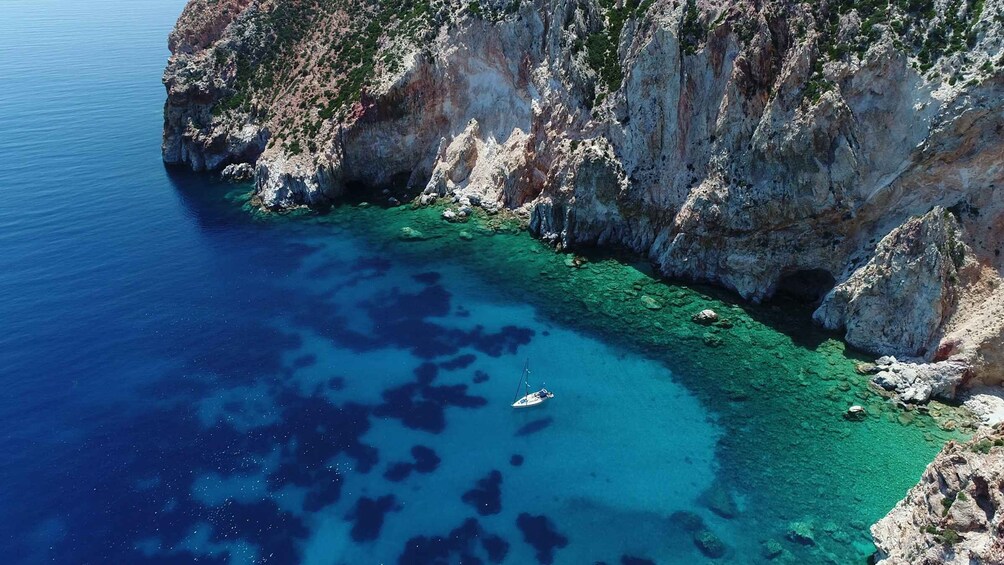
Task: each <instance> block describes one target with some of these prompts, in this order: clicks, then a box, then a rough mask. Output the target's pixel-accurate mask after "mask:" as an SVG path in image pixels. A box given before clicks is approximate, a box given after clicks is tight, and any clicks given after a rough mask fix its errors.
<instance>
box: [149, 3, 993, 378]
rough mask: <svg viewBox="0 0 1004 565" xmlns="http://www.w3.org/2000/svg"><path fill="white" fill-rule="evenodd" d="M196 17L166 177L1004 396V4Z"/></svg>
mask: <svg viewBox="0 0 1004 565" xmlns="http://www.w3.org/2000/svg"><path fill="white" fill-rule="evenodd" d="M875 10H877V8H875V6H873V5H871V4H867V3H865V4H862V3H852V2H844V3H827V2H823V3H803V4H792V3H789V2H782V1H780V0H768V1H766V2H753V1H749V0H742V1H739V2H726V1H724V0H700V1H695V0H686V1H673V0H654V1H647V2H633V1H626V0H625V1H623V2H617V3H607V2H595V1H594V0H533V1H526V0H524V1H511V2H504V1H496V0H478V1H476V2H460V1H458V0H457V1H444V2H439V1H437V2H422V1H418V0H416V1H413V2H412V1H409V2H403V1H402V2H394V1H388V2H380V3H372V2H366V1H363V2H358V3H351V2H347V1H341V0H325V1H323V2H298V1H295V0H229V1H228V2H219V3H216V2H208V1H205V0H193V1H192V2H191V3H190V4H189V6H188V7H187V8H186V10H185V13H184V14H183V16H182V18H181V19H180V20H179V23H178V26H177V28H176V30H175V32H174V33H173V34H172V37H171V42H170V45H171V47H172V51H173V56H172V58H171V61H170V63H169V66H168V69H167V71H166V73H165V84H166V85H167V88H168V100H167V105H166V107H165V133H164V159H165V161H166V162H168V163H176V164H184V165H186V166H190V167H192V168H194V169H197V170H218V169H222V168H223V167H225V166H227V165H230V164H233V163H248V164H253V165H254V167H255V171H256V173H255V177H256V178H255V186H256V198H255V202H257V203H258V204H259V205H261V206H263V207H266V208H286V207H293V206H300V205H305V204H306V205H311V204H323V203H327V202H330V201H332V200H335V199H337V198H339V197H340V196H341V195H343V194H344V193H345V192H346V191H351V190H353V189H354V187H357V186H385V185H386V186H390V185H394V186H396V187H399V190H398V191H397V192H396V194H399V195H400V196H405V195H406V196H409V197H411V198H414V197H416V196H417V195H419V194H420V193H423V192H424V193H426V194H436V195H441V196H448V197H451V198H453V199H454V200H455V201H456V202H458V203H459V204H460V205H461V206H480V207H482V208H484V209H486V210H488V211H489V212H495V211H498V210H500V209H502V208H509V209H512V210H515V211H516V212H517V213H519V214H522V215H524V216H525V217H526V218H527V219H528V221H529V225H530V228H531V230H532V231H533V232H534V233H535V234H536V235H537V236H539V237H541V238H543V239H545V240H548V241H551V242H553V243H555V244H556V245H558V246H561V247H563V248H568V249H575V248H582V247H589V246H597V245H598V246H605V247H610V248H618V249H626V250H629V251H632V252H634V253H639V254H643V255H645V256H647V257H648V258H649V259H650V260H651V261H652V262H653V264H654V265H655V266H656V267H657V269H658V270H659V272H660V273H662V274H663V275H665V276H668V277H679V278H685V279H689V280H700V281H708V282H713V283H716V284H720V285H723V286H725V287H728V288H731V289H734V290H735V291H736V292H738V293H739V294H741V295H742V296H743V297H745V298H748V299H751V300H763V299H766V298H769V297H771V296H772V295H774V294H775V293H777V292H788V293H792V294H797V295H798V296H801V297H804V298H806V299H809V300H816V299H821V303H820V306H819V309H818V311H817V312H816V314H815V318H816V319H817V320H818V321H819V322H820V323H822V324H824V325H826V326H827V327H830V328H834V329H839V330H842V331H845V332H846V336H847V339H848V341H849V342H850V343H852V344H854V345H856V346H858V347H860V348H863V349H866V350H869V351H873V352H875V353H878V354H894V355H899V356H910V357H918V358H919V359H921V360H923V361H942V360H947V359H950V358H951V359H953V360H961V361H963V362H965V363H967V364H968V365H969V367H970V373H969V374H970V375H971V381H972V382H979V381H982V382H985V383H994V382H999V381H1000V380H1001V379H1004V376H1002V375H1004V370H1002V369H1004V285H1002V284H1001V282H1002V272H1004V258H1002V257H1001V252H1002V248H1004V194H1002V191H1004V136H1001V131H1002V130H1004V74H1002V73H1001V70H1000V68H1001V65H1002V61H1001V57H1002V54H1001V50H1002V45H1004V29H1002V27H1001V26H1000V25H998V23H997V22H998V20H999V18H1001V17H1004V2H1002V0H987V1H986V2H977V3H968V2H955V3H939V2H910V3H899V2H896V3H890V4H889V7H888V9H886V8H885V7H884V6H883V7H881V8H880V9H879V10H880V11H875Z"/></svg>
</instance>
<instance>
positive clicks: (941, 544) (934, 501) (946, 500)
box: [871, 426, 1004, 565]
mask: <svg viewBox="0 0 1004 565" xmlns="http://www.w3.org/2000/svg"><path fill="white" fill-rule="evenodd" d="M871 532H872V537H873V538H874V540H875V545H876V546H878V553H877V554H876V557H877V563H879V564H881V565H935V564H938V565H941V564H950V565H970V564H972V563H982V564H987V565H990V564H994V563H1004V427H1002V426H997V427H995V428H992V429H990V428H986V429H984V430H983V431H982V432H980V433H978V434H977V435H976V436H975V437H974V438H973V439H972V440H970V441H968V442H966V443H957V442H950V443H949V444H948V445H946V446H945V448H944V449H943V450H942V451H941V453H940V454H939V455H938V456H937V458H936V459H935V460H934V462H932V463H931V464H930V465H928V467H927V470H925V471H924V475H923V476H922V477H921V480H920V483H919V484H918V485H917V486H915V487H913V488H912V489H910V492H909V493H908V494H907V495H906V498H904V499H903V500H902V501H900V502H899V504H897V505H896V508H894V509H893V510H892V511H891V512H890V513H889V514H888V515H887V516H886V517H885V518H883V519H882V520H880V521H879V522H878V523H876V524H875V525H873V526H872V528H871Z"/></svg>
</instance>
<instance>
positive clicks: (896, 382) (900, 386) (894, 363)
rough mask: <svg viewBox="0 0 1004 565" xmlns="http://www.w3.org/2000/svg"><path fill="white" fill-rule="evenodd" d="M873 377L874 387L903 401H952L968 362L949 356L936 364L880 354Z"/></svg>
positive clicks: (966, 370) (964, 374)
mask: <svg viewBox="0 0 1004 565" xmlns="http://www.w3.org/2000/svg"><path fill="white" fill-rule="evenodd" d="M875 364H876V365H877V367H878V372H877V373H876V374H875V376H874V377H872V383H874V384H875V385H876V386H878V387H880V388H882V389H884V390H887V391H889V392H892V393H895V395H896V396H897V397H898V398H899V400H901V401H903V402H906V403H913V404H922V403H925V402H927V401H929V400H930V399H931V398H935V397H937V398H942V399H945V400H953V399H954V398H955V392H956V389H957V388H958V386H959V385H960V384H962V381H963V380H964V379H965V377H966V374H967V372H968V370H969V365H968V364H967V363H965V362H964V361H960V360H953V359H949V360H946V361H939V362H937V363H909V362H902V361H898V360H897V359H896V358H895V357H881V358H879V359H878V360H877V361H876V362H875Z"/></svg>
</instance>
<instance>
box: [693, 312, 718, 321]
mask: <svg viewBox="0 0 1004 565" xmlns="http://www.w3.org/2000/svg"><path fill="white" fill-rule="evenodd" d="M690 319H691V320H693V321H695V322H697V323H698V324H704V325H710V324H713V323H715V322H717V321H718V313H716V312H715V311H714V310H710V309H708V310H701V311H700V312H698V313H696V314H694V315H693V316H691V317H690Z"/></svg>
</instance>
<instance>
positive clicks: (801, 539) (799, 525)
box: [785, 520, 816, 545]
mask: <svg viewBox="0 0 1004 565" xmlns="http://www.w3.org/2000/svg"><path fill="white" fill-rule="evenodd" d="M785 537H786V538H788V541H791V542H794V543H797V544H800V545H816V534H815V532H814V531H813V527H812V522H808V521H804V520H803V521H796V522H791V523H790V524H788V532H787V533H786V534H785Z"/></svg>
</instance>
